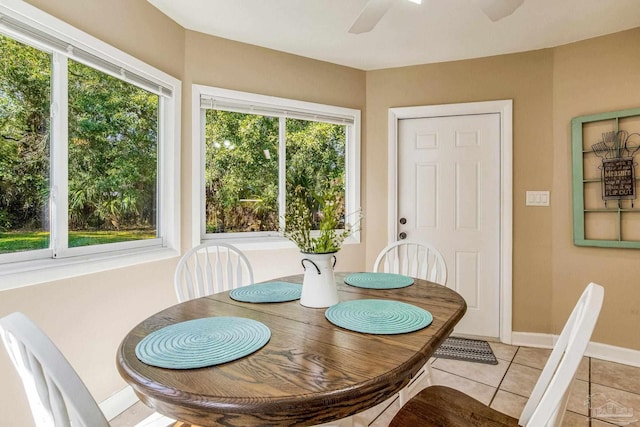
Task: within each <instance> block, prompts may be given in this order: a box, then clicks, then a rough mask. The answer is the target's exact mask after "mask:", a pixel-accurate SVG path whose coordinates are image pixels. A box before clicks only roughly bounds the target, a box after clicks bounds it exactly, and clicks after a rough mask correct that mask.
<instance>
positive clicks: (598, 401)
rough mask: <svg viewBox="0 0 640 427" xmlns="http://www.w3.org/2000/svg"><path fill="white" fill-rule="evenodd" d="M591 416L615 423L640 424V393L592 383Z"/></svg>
mask: <svg viewBox="0 0 640 427" xmlns="http://www.w3.org/2000/svg"><path fill="white" fill-rule="evenodd" d="M591 416H592V417H593V418H597V419H600V420H603V421H606V422H609V423H612V424H615V425H634V426H640V394H634V393H629V392H627V391H623V390H618V389H615V388H611V387H606V386H603V385H600V384H591Z"/></svg>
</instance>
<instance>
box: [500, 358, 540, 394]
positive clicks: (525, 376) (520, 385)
mask: <svg viewBox="0 0 640 427" xmlns="http://www.w3.org/2000/svg"><path fill="white" fill-rule="evenodd" d="M540 372H542V370H540V369H536V368H531V367H529V366H524V365H519V364H516V363H512V364H511V366H509V369H508V370H507V374H506V375H505V376H504V380H502V383H501V384H500V390H505V391H508V392H510V393H514V394H517V395H519V396H522V397H529V396H530V395H531V391H532V390H533V387H534V386H535V385H536V381H538V377H539V376H540Z"/></svg>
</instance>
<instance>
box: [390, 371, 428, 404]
mask: <svg viewBox="0 0 640 427" xmlns="http://www.w3.org/2000/svg"><path fill="white" fill-rule="evenodd" d="M430 385H433V371H432V370H431V362H430V361H427V363H425V364H424V366H423V367H422V369H420V370H419V371H418V374H417V375H416V377H415V379H414V380H413V381H412V382H410V383H409V384H408V385H407V386H406V387H405V388H403V389H402V390H400V393H398V397H399V402H400V407H401V408H402V407H403V406H404V404H405V403H407V402H408V401H409V399H411V397H412V393H413V391H414V390H415V391H420V390H422V389H423V388H425V387H428V386H430Z"/></svg>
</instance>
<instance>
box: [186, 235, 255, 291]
mask: <svg viewBox="0 0 640 427" xmlns="http://www.w3.org/2000/svg"><path fill="white" fill-rule="evenodd" d="M252 283H253V270H252V268H251V264H250V263H249V259H248V258H247V257H246V255H245V254H243V253H242V252H241V251H240V250H239V249H238V248H236V247H235V246H233V245H230V244H228V243H222V242H207V243H203V244H201V245H198V246H196V247H194V248H191V249H189V250H188V251H187V252H186V253H185V254H184V255H183V256H182V258H181V259H180V261H179V262H178V266H177V267H176V272H175V276H174V286H175V290H176V296H177V297H178V301H179V302H183V301H188V300H190V299H193V298H199V297H203V296H206V295H211V294H215V293H218V292H224V291H228V290H231V289H235V288H238V287H240V286H244V285H250V284H252Z"/></svg>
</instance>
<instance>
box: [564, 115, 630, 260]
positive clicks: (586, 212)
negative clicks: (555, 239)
mask: <svg viewBox="0 0 640 427" xmlns="http://www.w3.org/2000/svg"><path fill="white" fill-rule="evenodd" d="M571 134H572V141H571V143H572V155H573V238H574V243H575V244H576V245H578V246H601V247H620V248H640V215H639V214H640V208H639V207H638V206H636V203H635V200H636V197H637V188H638V177H637V176H636V172H635V168H636V165H637V161H636V160H635V157H636V153H638V152H639V151H640V108H636V109H631V110H622V111H613V112H610V113H601V114H593V115H589V116H581V117H576V118H574V119H573V120H572V121H571Z"/></svg>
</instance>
